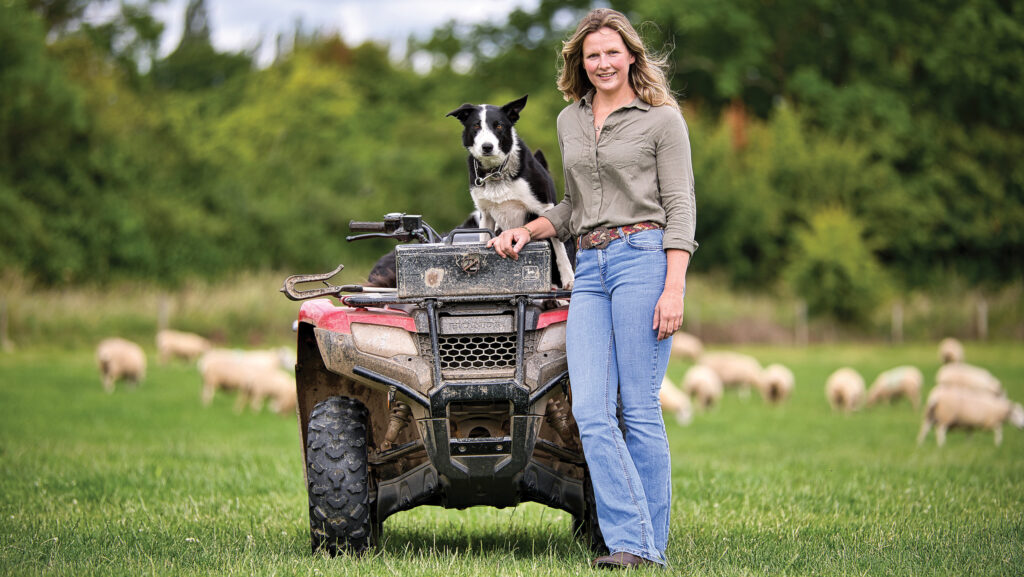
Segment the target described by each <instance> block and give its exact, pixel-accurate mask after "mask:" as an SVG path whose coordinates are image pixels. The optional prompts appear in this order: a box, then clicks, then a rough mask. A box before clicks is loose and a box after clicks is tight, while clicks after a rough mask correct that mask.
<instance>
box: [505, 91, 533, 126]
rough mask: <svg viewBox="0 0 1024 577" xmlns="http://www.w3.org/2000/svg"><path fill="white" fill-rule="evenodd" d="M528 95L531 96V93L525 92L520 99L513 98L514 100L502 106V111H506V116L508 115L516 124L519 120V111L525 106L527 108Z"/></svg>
mask: <svg viewBox="0 0 1024 577" xmlns="http://www.w3.org/2000/svg"><path fill="white" fill-rule="evenodd" d="M527 96H529V94H524V95H523V97H522V98H520V99H519V100H513V101H512V102H509V103H508V104H506V105H505V106H502V107H501V111H502V112H504V113H505V116H507V117H508V119H509V120H510V121H511V122H512V124H515V123H516V122H518V121H519V113H520V112H521V111H522V110H523V109H524V108H526V97H527Z"/></svg>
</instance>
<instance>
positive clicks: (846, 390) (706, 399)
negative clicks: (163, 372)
mask: <svg viewBox="0 0 1024 577" xmlns="http://www.w3.org/2000/svg"><path fill="white" fill-rule="evenodd" d="M156 346H157V357H158V360H159V362H160V363H161V364H164V363H167V362H170V361H171V360H173V359H181V360H185V361H188V362H197V366H198V368H199V373H200V376H201V377H202V393H201V399H202V402H203V404H205V405H209V404H210V402H211V401H212V400H213V397H214V395H215V394H216V392H217V390H218V389H219V390H222V391H230V392H234V393H236V394H237V398H236V403H235V410H236V411H241V410H243V409H244V408H245V407H246V406H249V407H250V408H251V409H252V410H254V411H259V410H261V409H262V407H263V404H264V403H265V402H266V401H267V400H269V402H270V407H271V409H272V410H274V411H275V412H277V413H280V414H287V413H292V412H294V411H295V405H296V391H295V376H294V373H293V372H292V368H293V367H294V365H295V356H294V353H293V352H292V351H291V350H289V349H288V348H281V349H272V350H250V351H244V350H233V349H216V348H213V347H212V346H211V344H210V342H209V341H208V340H206V339H205V338H203V337H201V336H199V335H195V334H192V333H185V332H180V331H172V330H162V331H159V332H158V333H157V337H156ZM672 355H673V356H674V357H677V358H684V359H689V360H692V361H694V363H695V364H694V365H693V366H691V367H690V368H689V369H688V370H687V371H686V374H685V376H684V377H683V381H682V383H681V386H676V385H675V384H674V383H673V382H672V381H671V380H669V378H668V377H667V376H666V377H665V379H664V381H663V382H662V387H661V404H662V408H663V409H664V410H665V411H666V412H670V413H673V414H674V415H675V416H676V419H677V420H678V421H679V422H680V423H682V424H689V423H690V422H691V420H692V418H693V412H694V408H697V409H701V410H704V409H709V408H711V407H712V406H714V405H715V404H717V403H718V402H719V401H720V400H721V398H722V395H723V393H724V391H725V390H726V389H727V388H732V389H737V390H738V391H739V394H740V395H741V396H749V395H750V389H751V388H754V389H757V391H758V392H759V393H760V395H761V398H762V399H764V401H765V402H767V403H770V404H779V403H783V402H785V401H786V400H787V399H788V398H789V397H790V395H791V394H792V393H793V389H794V387H795V385H796V382H795V379H794V377H793V372H792V371H791V370H790V369H788V368H787V367H785V366H783V365H781V364H777V363H775V364H770V365H768V366H766V367H762V366H761V363H760V362H759V361H758V360H757V359H755V358H754V357H752V356H750V355H746V354H742V353H737V352H732V351H705V350H704V346H703V344H702V343H701V341H700V340H699V339H698V338H697V337H695V336H693V335H690V334H687V333H684V332H678V333H676V334H675V335H674V337H673V342H672ZM939 357H940V359H941V361H942V366H941V367H940V368H939V371H938V373H937V374H936V376H935V387H934V388H933V389H932V390H931V392H930V393H929V395H928V398H927V400H926V402H925V408H924V414H923V423H922V425H921V431H920V433H919V434H918V437H917V442H918V444H921V443H923V442H924V439H925V437H926V436H927V435H928V432H929V431H931V429H932V428H934V429H935V438H936V442H937V443H938V444H939V445H940V446H941V445H943V444H944V443H945V441H946V432H947V431H948V430H950V429H953V428H964V429H986V430H991V431H993V432H994V434H995V443H996V445H999V444H1001V443H1002V439H1003V433H1002V425H1003V423H1010V424H1012V425H1014V426H1016V427H1018V428H1024V407H1022V406H1021V405H1020V403H1014V402H1012V401H1010V400H1009V399H1008V398H1007V397H1006V391H1005V390H1004V389H1003V387H1002V384H1001V383H1000V382H999V380H998V379H996V378H995V377H994V376H993V375H992V373H990V372H989V371H987V370H986V369H983V368H981V367H978V366H975V365H970V364H967V363H966V362H964V349H963V346H962V345H961V344H960V342H959V341H957V340H956V339H951V338H947V339H943V340H942V342H941V343H939ZM96 360H97V362H98V364H99V369H100V377H101V380H102V383H103V388H104V390H106V391H107V392H113V390H114V386H115V383H116V382H118V381H122V380H123V381H127V382H131V383H135V384H137V383H139V382H141V381H142V380H143V379H145V376H146V354H145V353H144V352H143V350H142V347H140V346H139V345H137V344H135V343H133V342H131V341H127V340H125V339H121V338H110V339H105V340H103V341H102V342H101V343H100V344H99V347H98V348H97V350H96ZM923 386H924V375H923V374H922V373H921V370H920V369H918V368H917V367H913V366H909V365H908V366H899V367H894V368H892V369H889V370H886V371H884V372H882V373H881V374H879V375H878V376H877V377H876V378H875V380H874V381H873V383H872V384H871V387H870V388H868V387H866V386H865V380H864V377H863V376H861V374H860V373H859V372H857V370H856V369H853V368H851V367H842V368H840V369H837V370H836V371H835V372H833V373H832V374H831V375H829V377H828V379H827V380H826V381H825V397H826V398H827V399H828V402H829V404H830V405H831V406H832V409H833V410H835V411H839V412H852V411H856V410H859V409H861V408H863V407H864V406H871V405H874V404H877V403H881V402H892V401H895V400H898V399H907V400H909V401H910V403H911V404H912V405H913V407H914V410H915V411H916V410H917V409H918V408H919V407H920V404H921V391H922V388H923Z"/></svg>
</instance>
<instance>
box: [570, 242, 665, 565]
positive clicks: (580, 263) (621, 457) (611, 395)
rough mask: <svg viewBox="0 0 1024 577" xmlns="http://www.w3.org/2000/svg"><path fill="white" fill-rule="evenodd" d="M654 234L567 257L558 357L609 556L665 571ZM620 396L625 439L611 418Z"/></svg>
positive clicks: (660, 275) (660, 262)
mask: <svg viewBox="0 0 1024 577" xmlns="http://www.w3.org/2000/svg"><path fill="white" fill-rule="evenodd" d="M665 268H666V262H665V252H664V250H663V249H662V231H661V230H648V231H642V232H637V233H634V234H631V235H629V236H627V237H624V238H620V239H616V240H614V241H612V242H611V244H609V245H608V247H607V248H605V249H588V250H579V251H577V253H576V282H575V285H574V286H573V291H572V299H571V300H570V302H569V320H568V323H567V326H566V355H567V357H568V363H569V378H570V380H571V382H572V413H573V417H575V419H576V423H577V424H578V425H579V429H580V437H581V438H582V440H583V453H584V456H585V457H586V460H587V465H588V467H589V469H590V475H591V479H592V480H593V484H594V495H595V497H596V498H597V517H598V522H599V524H600V526H601V533H602V534H603V535H604V540H605V544H606V545H607V546H608V550H609V551H610V552H612V553H617V552H620V551H624V552H627V553H632V554H633V555H637V556H640V557H643V558H645V559H650V560H652V561H655V562H658V563H661V564H665V562H666V559H665V549H666V547H667V546H668V527H669V509H670V505H671V501H672V482H671V481H672V479H671V465H670V456H669V448H668V437H667V436H666V434H665V422H664V420H663V418H662V415H661V404H660V402H659V400H658V393H659V391H660V390H661V380H662V377H663V376H664V375H665V369H666V368H668V360H669V353H670V352H671V349H672V339H665V340H663V341H658V338H657V337H658V334H657V331H655V330H653V329H652V328H651V325H652V324H653V323H654V307H655V305H657V303H658V298H659V297H660V296H661V293H662V290H663V289H664V286H665ZM619 397H621V399H622V414H623V420H624V422H625V426H626V433H625V438H623V434H622V432H621V431H620V429H619V424H618V420H617V419H616V406H617V400H618V398H619Z"/></svg>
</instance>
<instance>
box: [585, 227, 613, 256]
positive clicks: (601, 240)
mask: <svg viewBox="0 0 1024 577" xmlns="http://www.w3.org/2000/svg"><path fill="white" fill-rule="evenodd" d="M594 235H597V241H595V240H594ZM587 239H589V240H590V248H596V249H598V250H601V249H603V248H607V247H608V244H609V243H611V242H612V233H611V231H610V230H608V229H607V228H606V227H603V226H601V227H598V228H595V229H594V230H592V231H590V234H588V235H587Z"/></svg>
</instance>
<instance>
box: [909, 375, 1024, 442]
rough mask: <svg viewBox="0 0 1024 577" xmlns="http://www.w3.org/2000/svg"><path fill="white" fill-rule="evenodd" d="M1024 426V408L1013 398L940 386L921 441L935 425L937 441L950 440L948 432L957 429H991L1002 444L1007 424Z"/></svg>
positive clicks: (934, 393) (928, 408) (927, 413)
mask: <svg viewBox="0 0 1024 577" xmlns="http://www.w3.org/2000/svg"><path fill="white" fill-rule="evenodd" d="M1004 422H1005V423H1010V424H1011V425H1013V426H1015V427H1017V428H1018V429H1022V428H1024V407H1021V405H1020V403H1014V402H1012V401H1010V400H1009V399H1006V398H1002V397H994V396H992V395H990V394H988V393H985V392H980V391H976V390H973V389H963V388H957V387H936V388H935V389H934V390H932V393H931V394H930V395H929V396H928V404H927V406H926V407H925V410H924V421H923V422H922V423H921V432H920V433H918V435H917V444H918V445H920V444H921V443H923V442H924V439H925V437H926V436H928V431H930V430H931V428H932V427H935V442H936V443H937V444H938V445H939V446H940V447H941V446H942V445H944V444H945V443H946V431H948V430H950V429H954V428H963V429H968V430H970V429H987V430H991V431H993V432H994V433H995V442H996V446H997V447H998V446H999V445H1000V444H1002V442H1003V423H1004Z"/></svg>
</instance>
